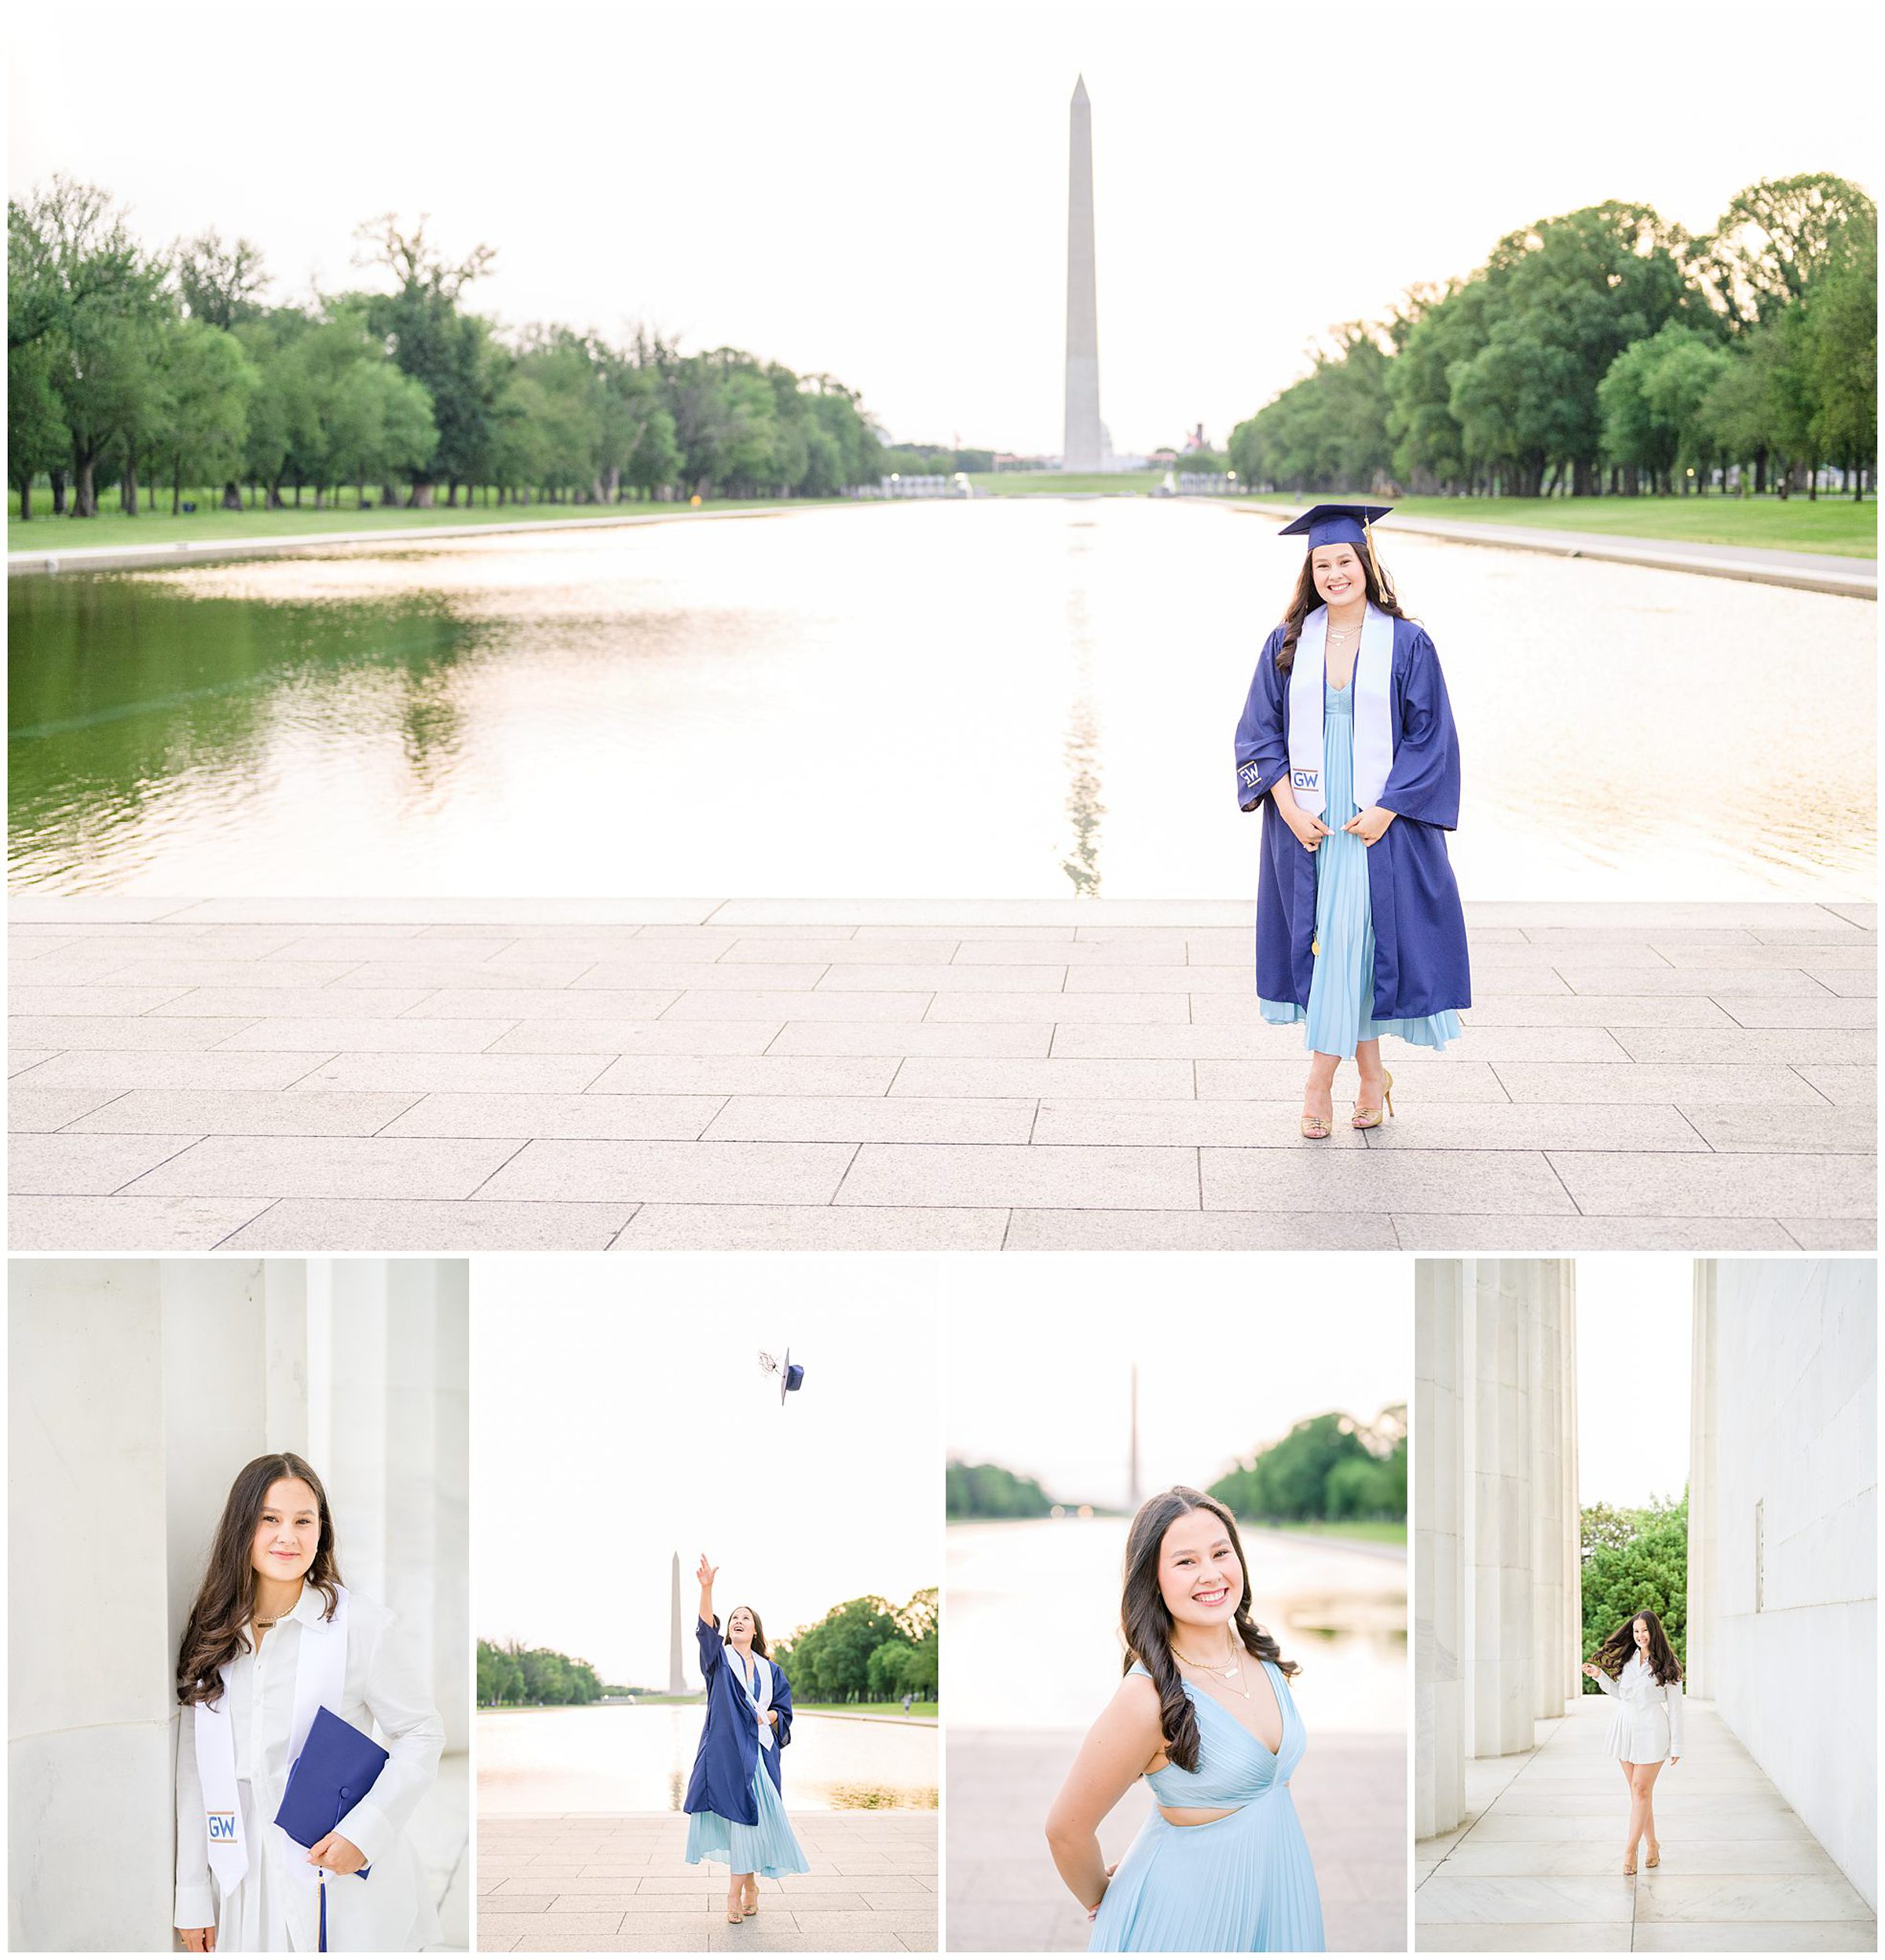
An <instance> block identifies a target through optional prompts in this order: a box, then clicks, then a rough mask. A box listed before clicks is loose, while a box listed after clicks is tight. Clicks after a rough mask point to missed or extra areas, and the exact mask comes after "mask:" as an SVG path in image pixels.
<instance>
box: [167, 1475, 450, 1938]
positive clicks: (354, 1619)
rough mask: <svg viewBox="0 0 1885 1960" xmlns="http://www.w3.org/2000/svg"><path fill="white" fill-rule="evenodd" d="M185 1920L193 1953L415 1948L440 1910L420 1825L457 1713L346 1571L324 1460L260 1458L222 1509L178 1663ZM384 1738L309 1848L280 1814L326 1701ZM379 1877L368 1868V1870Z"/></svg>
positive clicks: (382, 1610) (180, 1872)
mask: <svg viewBox="0 0 1885 1960" xmlns="http://www.w3.org/2000/svg"><path fill="white" fill-rule="evenodd" d="M177 1699H178V1701H179V1702H181V1705H182V1710H183V1715H182V1721H181V1728H180V1731H179V1733H178V1739H177V1910H176V1915H175V1924H176V1925H177V1926H178V1929H180V1931H181V1933H182V1936H183V1944H184V1946H185V1948H186V1949H187V1950H188V1951H190V1952H192V1953H287V1952H291V1951H292V1952H299V1953H309V1952H313V1951H317V1950H318V1948H319V1947H320V1944H321V1936H322V1931H323V1925H324V1927H325V1933H326V1946H327V1948H328V1951H332V1952H336V1953H345V1952H355V1953H360V1952H368V1953H372V1952H378V1953H385V1952H416V1951H418V1950H419V1948H420V1947H425V1946H429V1945H431V1944H434V1942H435V1941H436V1940H437V1937H438V1919H437V1913H436V1911H434V1906H433V1902H432V1897H431V1893H430V1889H429V1888H428V1886H427V1885H426V1882H425V1879H424V1874H423V1872H422V1870H421V1869H420V1866H419V1856H418V1853H417V1852H415V1849H414V1848H413V1846H412V1841H411V1839H410V1838H408V1835H407V1826H408V1823H410V1822H411V1820H412V1814H413V1812H414V1811H415V1810H416V1809H417V1808H418V1807H419V1801H420V1799H421V1798H422V1797H424V1795H425V1794H426V1791H427V1790H430V1788H431V1786H432V1783H433V1780H434V1778H435V1777H436V1776H437V1773H438V1757H439V1752H440V1750H441V1749H443V1747H444V1746H445V1724H443V1723H442V1722H441V1720H439V1717H438V1711H437V1709H436V1708H435V1707H434V1705H433V1701H432V1695H431V1691H430V1688H428V1686H427V1684H426V1677H425V1673H424V1669H423V1667H422V1666H420V1663H419V1655H418V1654H417V1652H416V1651H415V1648H414V1647H413V1645H412V1643H411V1642H409V1641H408V1640H407V1639H406V1637H405V1636H404V1634H403V1633H402V1632H401V1629H400V1627H399V1625H398V1624H397V1622H396V1621H395V1619H394V1618H393V1614H391V1613H390V1612H389V1611H387V1610H386V1607H383V1606H380V1605H378V1604H376V1603H375V1602H374V1601H372V1600H369V1599H366V1598H364V1597H363V1596H361V1594H360V1593H355V1592H353V1591H352V1590H350V1589H349V1588H348V1587H346V1586H344V1585H342V1583H341V1579H340V1564H339V1559H338V1557H337V1556H336V1554H335V1544H334V1519H333V1514H332V1512H331V1511H330V1510H329V1509H328V1496H327V1492H326V1491H325V1490H324V1489H323V1488H322V1487H321V1482H320V1478H319V1477H317V1475H315V1474H314V1472H313V1470H312V1469H311V1468H309V1465H307V1464H306V1463H305V1462H304V1461H302V1459H301V1458H300V1457H298V1456H294V1455H291V1454H280V1455H276V1456H267V1457H257V1458H256V1459H255V1461H254V1462H253V1463H251V1464H249V1465H247V1466H246V1467H245V1468H243V1470H242V1471H241V1472H240V1474H239V1475H237V1477H236V1481H235V1483H233V1484H232V1486H230V1490H229V1497H228V1499H227V1501H225V1504H224V1505H223V1510H222V1518H221V1523H218V1526H217V1527H216V1536H215V1538H214V1542H213V1543H212V1545H211V1547H210V1560H209V1569H208V1571H207V1573H206V1574H205V1575H204V1577H203V1584H202V1586H201V1588H200V1589H199V1591H198V1593H197V1595H196V1604H195V1605H194V1606H192V1607H191V1609H190V1617H189V1620H188V1624H187V1625H186V1626H185V1629H184V1635H183V1641H182V1645H181V1648H180V1649H179V1651H178V1660H177ZM323 1707H324V1708H327V1709H328V1710H330V1711H331V1713H334V1714H335V1715H338V1716H339V1717H340V1718H341V1719H342V1720H343V1721H346V1722H350V1723H352V1724H353V1726H354V1727H355V1728H357V1729H360V1730H361V1731H363V1732H364V1733H367V1734H369V1735H372V1734H374V1733H375V1731H377V1733H378V1736H379V1741H380V1742H381V1744H382V1746H383V1747H384V1748H385V1749H386V1751H387V1756H388V1760H387V1761H386V1764H384V1765H383V1767H382V1768H381V1770H380V1772H379V1775H378V1777H377V1778H376V1779H375V1781H374V1783H373V1786H372V1788H371V1789H370V1790H368V1792H367V1794H366V1795H365V1796H364V1797H362V1798H361V1800H360V1801H358V1802H357V1803H356V1804H354V1805H353V1806H352V1808H350V1809H349V1810H348V1811H347V1812H346V1815H345V1816H342V1818H341V1819H340V1821H339V1824H338V1825H337V1826H336V1827H335V1829H334V1830H333V1831H332V1832H331V1834H329V1835H328V1836H327V1837H326V1838H323V1839H321V1840H320V1841H319V1842H318V1843H317V1844H316V1845H314V1846H313V1848H311V1849H308V1848H303V1847H302V1845H298V1844H297V1843H295V1841H294V1840H293V1839H292V1838H290V1837H289V1836H288V1835H287V1833H286V1832H285V1831H284V1830H282V1829H281V1828H280V1826H278V1825H277V1824H276V1823H275V1822H274V1818H275V1814H276V1811H277V1809H278V1808H280V1804H281V1798H282V1792H283V1790H284V1788H285V1787H286V1785H287V1776H288V1771H289V1768H290V1767H291V1764H293V1762H294V1761H295V1757H296V1755H297V1754H298V1753H299V1750H300V1747H301V1744H302V1739H303V1738H304V1737H305V1736H306V1734H307V1731H308V1728H309V1724H310V1723H311V1722H312V1721H313V1717H314V1713H315V1710H317V1709H318V1708H323ZM363 1867H365V1868H367V1870H366V1876H365V1877H364V1878H362V1877H360V1876H358V1875H357V1874H360V1872H361V1870H362V1868H363ZM323 1890H324V1891H325V1892H326V1902H325V1903H326V1911H325V1914H324V1915H323V1913H322V1909H321V1908H322V1898H321V1894H322V1892H323Z"/></svg>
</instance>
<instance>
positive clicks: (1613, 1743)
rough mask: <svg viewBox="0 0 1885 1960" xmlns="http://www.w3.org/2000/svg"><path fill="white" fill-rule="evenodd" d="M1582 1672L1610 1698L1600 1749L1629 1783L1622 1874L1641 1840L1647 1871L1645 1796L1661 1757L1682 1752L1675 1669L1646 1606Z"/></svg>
mask: <svg viewBox="0 0 1885 1960" xmlns="http://www.w3.org/2000/svg"><path fill="white" fill-rule="evenodd" d="M1584 1672H1585V1673H1586V1674H1587V1675H1588V1676H1589V1677H1590V1679H1591V1680H1594V1681H1595V1682H1596V1684H1598V1687H1599V1688H1601V1689H1602V1690H1603V1691H1604V1692H1605V1694H1606V1695H1609V1697H1610V1698H1611V1699H1612V1701H1613V1702H1615V1703H1616V1713H1615V1714H1614V1715H1613V1716H1612V1717H1611V1721H1610V1732H1609V1735H1607V1736H1606V1737H1605V1741H1604V1753H1605V1754H1606V1755H1609V1756H1614V1757H1616V1759H1617V1761H1619V1762H1620V1764H1622V1765H1623V1781H1624V1782H1625V1783H1627V1785H1628V1786H1629V1788H1630V1835H1629V1838H1628V1841H1627V1843H1626V1844H1625V1845H1624V1847H1623V1876H1624V1877H1625V1878H1634V1877H1635V1876H1636V1848H1637V1845H1638V1843H1639V1842H1643V1843H1647V1845H1649V1857H1648V1858H1647V1859H1645V1864H1646V1866H1647V1867H1648V1869H1649V1870H1651V1871H1653V1870H1655V1869H1656V1867H1657V1866H1658V1865H1660V1863H1662V1862H1663V1848H1662V1845H1660V1843H1659V1842H1658V1841H1657V1839H1656V1813H1655V1811H1654V1810H1653V1808H1652V1800H1653V1797H1654V1795H1655V1791H1656V1778H1657V1777H1658V1776H1659V1775H1660V1774H1661V1773H1662V1768H1663V1764H1664V1763H1665V1762H1667V1763H1669V1764H1675V1763H1676V1762H1678V1761H1680V1759H1681V1757H1682V1666H1681V1664H1680V1663H1679V1662H1678V1661H1677V1659H1676V1658H1675V1650H1674V1649H1673V1648H1671V1646H1670V1644H1669V1637H1668V1636H1667V1634H1666V1633H1664V1631H1663V1623H1662V1622H1661V1621H1660V1620H1659V1619H1658V1618H1656V1615H1655V1614H1653V1613H1651V1612H1649V1611H1644V1612H1642V1613H1638V1614H1637V1615H1636V1616H1635V1617H1634V1618H1632V1619H1627V1620H1626V1621H1624V1622H1623V1625H1621V1626H1620V1627H1619V1628H1618V1629H1616V1632H1615V1633H1612V1635H1611V1636H1609V1639H1608V1640H1605V1642H1604V1644H1603V1645H1602V1646H1601V1647H1599V1648H1598V1650H1597V1655H1596V1657H1595V1658H1594V1659H1593V1660H1589V1661H1587V1662H1585V1663H1584Z"/></svg>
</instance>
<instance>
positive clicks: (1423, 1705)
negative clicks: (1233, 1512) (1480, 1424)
mask: <svg viewBox="0 0 1885 1960" xmlns="http://www.w3.org/2000/svg"><path fill="white" fill-rule="evenodd" d="M1463 1282H1464V1274H1463V1273H1462V1269H1461V1267H1460V1264H1459V1261H1458V1260H1422V1262H1421V1263H1420V1264H1419V1266H1418V1267H1417V1268H1416V1274H1415V1303H1416V1304H1415V1318H1414V1441H1415V1448H1414V1466H1413V1468H1414V1520H1415V1529H1414V1834H1415V1837H1416V1838H1431V1837H1433V1836H1434V1835H1436V1834H1437V1833H1438V1832H1440V1831H1443V1830H1451V1829H1452V1827H1454V1826H1455V1824H1457V1823H1459V1820H1460V1819H1461V1818H1462V1817H1463V1816H1465V1815H1466V1692H1465V1686H1464V1684H1463V1682H1462V1679H1461V1657H1462V1652H1463V1651H1464V1645H1465V1633H1466V1629H1465V1608H1466V1600H1465V1580H1464V1567H1463V1563H1462V1560H1463V1556H1464V1547H1463V1543H1462V1530H1463V1522H1464V1520H1463V1512H1464V1496H1465V1479H1464V1474H1463V1468H1462V1465H1463V1453H1464V1450H1465V1447H1466V1436H1465V1419H1466V1410H1465V1404H1464V1401H1463V1399H1462V1393H1461V1382H1462V1372H1461V1366H1460V1350H1461V1344H1462V1342H1463V1340H1465V1337H1466V1329H1465V1318H1466V1310H1465V1304H1464V1283H1463Z"/></svg>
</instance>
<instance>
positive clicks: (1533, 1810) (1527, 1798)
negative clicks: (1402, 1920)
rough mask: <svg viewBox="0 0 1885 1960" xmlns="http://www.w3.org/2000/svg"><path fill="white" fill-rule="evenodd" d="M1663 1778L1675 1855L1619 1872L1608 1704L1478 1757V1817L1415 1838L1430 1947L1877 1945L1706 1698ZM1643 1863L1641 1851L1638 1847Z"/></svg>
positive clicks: (1469, 1784) (1619, 1790) (1588, 1701)
mask: <svg viewBox="0 0 1885 1960" xmlns="http://www.w3.org/2000/svg"><path fill="white" fill-rule="evenodd" d="M1685 1719H1686V1724H1687V1738H1686V1739H1687V1742H1688V1749H1687V1752H1686V1753H1685V1754H1684V1756H1683V1757H1682V1761H1680V1762H1679V1763H1678V1764H1676V1766H1675V1768H1673V1769H1665V1770H1664V1772H1663V1773H1662V1775H1661V1776H1660V1778H1659V1779H1657V1782H1656V1830H1657V1833H1658V1835H1659V1836H1660V1838H1661V1840H1662V1846H1663V1862H1662V1863H1661V1865H1660V1867H1658V1869H1657V1870H1654V1871H1648V1870H1640V1869H1639V1870H1638V1875H1637V1876H1636V1877H1635V1878H1624V1877H1623V1873H1622V1867H1623V1828H1624V1824H1625V1823H1626V1821H1627V1816H1628V1811H1627V1793H1626V1791H1625V1790H1624V1788H1623V1777H1622V1775H1621V1774H1620V1772H1619V1771H1618V1769H1617V1767H1616V1764H1615V1763H1613V1762H1612V1761H1610V1759H1609V1757H1606V1756H1605V1754H1604V1753H1603V1737H1604V1730H1605V1726H1606V1725H1607V1724H1608V1722H1609V1707H1608V1704H1607V1703H1605V1702H1602V1701H1601V1700H1599V1699H1597V1698H1596V1697H1594V1696H1590V1695H1587V1696H1584V1697H1583V1698H1582V1699H1580V1701H1579V1703H1578V1706H1577V1708H1576V1712H1575V1713H1572V1715H1570V1716H1568V1717H1565V1718H1563V1719H1562V1720H1553V1721H1543V1722H1540V1723H1539V1724H1538V1746H1537V1747H1536V1748H1535V1749H1534V1750H1532V1751H1531V1752H1530V1753H1528V1754H1526V1755H1521V1756H1505V1757H1499V1758H1497V1759H1496V1760H1494V1761H1485V1762H1469V1763H1468V1764H1467V1765H1466V1808H1467V1811H1468V1816H1469V1821H1468V1822H1467V1823H1466V1824H1464V1825H1462V1827H1461V1828H1460V1829H1459V1830H1455V1831H1450V1832H1448V1834H1447V1835H1445V1836H1444V1837H1442V1838H1426V1839H1424V1840H1422V1841H1421V1842H1420V1843H1419V1844H1418V1845H1415V1887H1416V1889H1415V1894H1414V1911H1415V1940H1414V1944H1415V1947H1417V1948H1418V1950H1419V1951H1422V1952H1423V1953H1439V1952H1455V1953H1457V1952H1465V1951H1475V1952H1484V1951H1503V1952H1507V1953H1537V1952H1555V1953H1572V1952H1576V1953H1734V1952H1762V1953H1831V1952H1838V1953H1870V1952H1873V1951H1876V1949H1877V1946H1878V1932H1879V1929H1878V1920H1877V1918H1876V1915H1875V1914H1874V1913H1873V1912H1872V1909H1871V1908H1870V1907H1869V1906H1868V1905H1867V1904H1866V1903H1865V1900H1863V1899H1862V1898H1861V1897H1860V1896H1859V1895H1858V1892H1855V1891H1854V1889H1853V1888H1852V1886H1851V1885H1850V1883H1849V1882H1848V1881H1847V1878H1846V1877H1845V1875H1844V1874H1843V1873H1842V1872H1841V1871H1840V1870H1839V1867H1838V1866H1837V1865H1836V1864H1835V1863H1833V1862H1832V1859H1831V1858H1829V1857H1828V1856H1827V1855H1826V1853H1825V1852H1824V1851H1823V1850H1822V1849H1821V1848H1820V1846H1819V1845H1818V1843H1817V1841H1816V1840H1815V1839H1814V1836H1813V1834H1812V1833H1811V1832H1810V1831H1809V1830H1807V1828H1806V1826H1805V1825H1804V1824H1803V1823H1801V1822H1800V1820H1799V1818H1798V1817H1797V1816H1795V1814H1794V1812H1792V1810H1791V1809H1790V1808H1788V1805H1787V1804H1786V1803H1785V1802H1784V1801H1783V1800H1782V1798H1781V1795H1780V1793H1779V1792H1778V1791H1777V1790H1775V1788H1774V1787H1773V1784H1772V1783H1769V1782H1768V1780H1767V1779H1766V1777H1765V1776H1764V1775H1762V1773H1761V1772H1760V1770H1759V1768H1756V1767H1755V1762H1754V1760H1753V1758H1752V1757H1751V1756H1749V1755H1748V1752H1747V1751H1746V1750H1744V1749H1743V1748H1742V1746H1740V1743H1739V1742H1737V1740H1736V1739H1735V1738H1734V1736H1733V1734H1731V1733H1730V1731H1729V1728H1728V1726H1727V1724H1726V1723H1725V1722H1723V1721H1722V1720H1721V1719H1720V1717H1718V1716H1717V1715H1716V1713H1715V1709H1714V1706H1713V1704H1712V1703H1711V1702H1689V1704H1688V1705H1687V1707H1686V1710H1685ZM1639 1862H1640V1861H1639Z"/></svg>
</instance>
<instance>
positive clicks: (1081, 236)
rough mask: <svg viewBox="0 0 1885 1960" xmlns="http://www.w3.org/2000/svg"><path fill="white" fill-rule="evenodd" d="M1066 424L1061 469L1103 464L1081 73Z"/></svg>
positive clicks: (1072, 145) (1071, 146)
mask: <svg viewBox="0 0 1885 1960" xmlns="http://www.w3.org/2000/svg"><path fill="white" fill-rule="evenodd" d="M1067 137H1068V144H1067V426H1066V430H1065V433H1064V436H1063V441H1062V444H1061V448H1062V452H1063V453H1062V462H1061V467H1062V468H1063V470H1099V469H1103V468H1104V466H1105V457H1104V444H1103V441H1102V438H1101V436H1100V316H1099V305H1098V302H1097V301H1096V298H1095V297H1094V291H1093V110H1092V108H1090V107H1089V104H1088V102H1087V99H1086V81H1085V77H1084V76H1080V77H1077V78H1076V79H1075V80H1074V99H1073V102H1072V104H1071V106H1070V108H1069V109H1068V111H1067Z"/></svg>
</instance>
